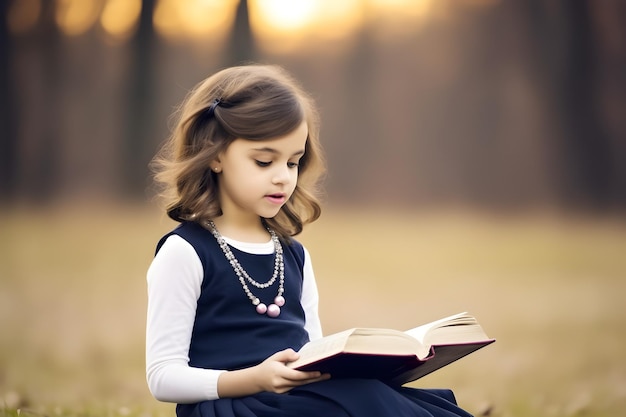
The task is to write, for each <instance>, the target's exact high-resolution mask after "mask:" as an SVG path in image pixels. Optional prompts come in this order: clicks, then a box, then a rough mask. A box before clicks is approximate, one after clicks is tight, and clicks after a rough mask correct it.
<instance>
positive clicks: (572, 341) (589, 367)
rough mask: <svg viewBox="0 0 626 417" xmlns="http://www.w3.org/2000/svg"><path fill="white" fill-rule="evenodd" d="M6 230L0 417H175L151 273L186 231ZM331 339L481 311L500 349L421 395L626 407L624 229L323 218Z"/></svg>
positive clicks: (83, 213) (317, 243) (369, 213)
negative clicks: (150, 318) (354, 330)
mask: <svg viewBox="0 0 626 417" xmlns="http://www.w3.org/2000/svg"><path fill="white" fill-rule="evenodd" d="M2 214H3V216H1V217H0V230H2V231H3V232H2V233H3V237H4V238H3V239H2V240H1V241H0V256H1V258H0V329H1V331H2V337H1V338H0V416H18V415H24V416H29V415H38V416H39V415H46V416H50V417H52V416H78V415H80V416H92V415H93V416H122V417H125V416H141V417H149V416H155V417H156V416H171V415H173V413H174V410H173V406H172V405H170V404H161V403H158V402H156V401H155V400H154V399H152V397H151V396H150V394H149V392H148V390H147V387H146V383H145V377H144V359H143V343H144V326H145V303H146V299H145V270H146V268H147V266H148V264H149V262H150V260H151V257H152V252H153V248H154V245H155V243H156V241H157V240H158V238H159V237H160V236H161V235H162V234H163V233H164V232H166V231H167V230H169V229H170V228H171V227H172V226H173V223H172V222H170V221H168V220H166V219H165V218H164V216H162V215H161V214H159V213H157V212H156V211H155V209H154V208H145V207H133V206H130V207H129V206H105V207H98V206H95V205H91V206H87V205H77V206H74V207H71V208H68V207H59V208H49V209H46V210H34V209H20V210H17V209H12V210H5V211H4V213H2ZM300 240H301V241H302V242H304V243H305V244H306V246H307V248H308V249H309V251H310V252H311V254H312V256H313V261H314V265H315V270H316V276H317V280H318V286H319V289H320V295H321V304H320V314H321V317H322V323H323V325H324V329H325V332H326V333H330V332H334V331H338V330H342V329H344V328H346V327H353V326H381V327H393V328H398V329H403V328H408V327H413V326H416V325H418V324H421V323H423V322H426V321H430V320H434V319H437V318H439V317H441V316H443V315H447V314H452V313H456V312H459V311H469V312H471V313H473V314H475V315H476V316H477V317H479V319H480V321H481V322H482V323H483V325H484V327H485V329H486V330H487V333H488V334H489V335H490V336H492V337H495V338H496V339H497V340H498V341H497V343H496V344H494V345H492V346H490V347H487V348H485V349H484V350H482V351H480V352H477V353H476V354H474V355H472V356H471V357H468V358H467V359H464V360H462V361H459V362H457V363H456V364H453V365H451V366H450V367H447V368H445V369H442V370H441V371H438V372H436V373H435V374H432V375H430V376H428V377H426V378H424V379H422V380H420V381H417V382H416V383H414V385H415V386H420V387H449V388H452V389H453V390H454V391H455V393H456V395H457V399H458V401H459V403H460V404H461V405H462V406H463V407H464V408H466V409H467V410H468V411H470V412H472V413H474V414H477V415H481V414H491V415H495V416H537V415H541V416H583V415H584V416H607V417H612V416H615V417H617V416H621V415H623V410H625V409H626V361H624V360H623V352H626V333H625V332H626V330H625V329H626V306H625V305H624V302H623V301H622V298H623V294H626V291H625V290H626V280H625V279H624V278H626V256H624V254H626V222H625V221H624V220H623V219H621V220H620V219H617V218H613V219H609V218H573V217H569V218H566V217H559V216H554V215H540V214H528V215H518V216H490V215H486V214H484V213H483V214H481V213H475V212H461V211H459V212H454V211H447V212H432V211H431V212H417V211H409V210H394V211H390V210H388V211H383V210H375V209H371V208H359V209H358V210H356V209H352V210H350V209H347V208H328V209H327V211H326V212H325V214H324V216H323V217H322V219H321V220H320V221H319V222H317V223H315V224H314V225H312V226H311V227H310V228H309V229H307V231H306V232H305V233H304V234H303V235H302V236H301V237H300Z"/></svg>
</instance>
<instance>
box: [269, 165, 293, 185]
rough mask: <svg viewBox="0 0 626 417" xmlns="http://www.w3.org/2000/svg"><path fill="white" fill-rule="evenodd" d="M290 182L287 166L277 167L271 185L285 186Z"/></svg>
mask: <svg viewBox="0 0 626 417" xmlns="http://www.w3.org/2000/svg"><path fill="white" fill-rule="evenodd" d="M290 180H291V172H290V170H289V167H287V165H282V164H281V165H278V164H277V166H276V169H275V170H274V172H273V177H272V183H274V184H286V183H288V182H289V181H290Z"/></svg>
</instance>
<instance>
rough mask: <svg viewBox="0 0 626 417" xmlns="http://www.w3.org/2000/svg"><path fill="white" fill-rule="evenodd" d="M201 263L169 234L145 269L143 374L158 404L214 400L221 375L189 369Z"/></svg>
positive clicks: (215, 372)
mask: <svg viewBox="0 0 626 417" xmlns="http://www.w3.org/2000/svg"><path fill="white" fill-rule="evenodd" d="M203 274H204V273H203V269H202V263H201V262H200V258H198V255H197V254H196V251H195V250H194V249H193V247H192V246H191V245H190V244H189V243H188V242H187V241H185V240H184V239H183V238H181V237H180V236H177V235H173V236H170V237H169V238H168V239H167V240H166V241H165V243H164V244H163V246H162V247H161V249H160V250H159V253H158V254H157V255H156V256H155V257H154V259H153V261H152V264H151V265H150V268H149V269H148V274H147V281H148V314H147V326H146V376H147V380H148V387H149V389H150V392H151V393H152V395H153V396H154V397H155V398H156V399H158V400H160V401H167V402H178V403H194V402H198V401H202V400H207V399H216V398H218V395H217V379H218V377H219V374H220V373H221V372H223V371H220V370H209V369H200V368H193V367H190V366H189V344H190V343H191V331H192V328H193V322H194V319H195V315H196V303H197V300H198V297H199V296H200V286H201V284H202V277H203Z"/></svg>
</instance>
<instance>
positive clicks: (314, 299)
mask: <svg viewBox="0 0 626 417" xmlns="http://www.w3.org/2000/svg"><path fill="white" fill-rule="evenodd" d="M302 273H303V281H302V300H301V303H302V308H303V309H304V315H305V323H304V329H305V330H306V331H307V333H308V334H309V339H310V340H315V339H319V338H321V337H322V324H321V322H320V317H319V310H318V304H319V293H318V291H317V283H316V281H315V274H314V273H313V263H312V261H311V255H310V254H309V251H307V250H306V248H305V249H304V268H303V271H302Z"/></svg>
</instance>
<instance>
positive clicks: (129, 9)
mask: <svg viewBox="0 0 626 417" xmlns="http://www.w3.org/2000/svg"><path fill="white" fill-rule="evenodd" d="M140 13H141V0H108V1H107V2H106V4H105V6H104V9H103V10H102V15H101V16H100V24H101V25H102V28H103V29H104V30H105V32H106V33H107V34H108V35H110V36H111V37H112V38H113V39H115V40H125V39H128V37H130V35H131V34H132V32H133V29H134V28H135V27H136V25H137V22H138V20H139V14H140Z"/></svg>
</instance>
